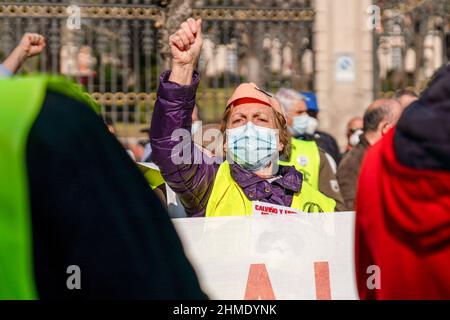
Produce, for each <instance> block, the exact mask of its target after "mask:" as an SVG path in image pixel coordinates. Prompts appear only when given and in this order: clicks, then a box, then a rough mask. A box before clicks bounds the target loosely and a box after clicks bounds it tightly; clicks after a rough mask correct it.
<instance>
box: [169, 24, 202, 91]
mask: <svg viewBox="0 0 450 320" xmlns="http://www.w3.org/2000/svg"><path fill="white" fill-rule="evenodd" d="M169 45H170V50H171V52H172V73H171V76H170V79H169V80H171V81H173V82H176V83H179V84H183V85H187V84H190V82H191V80H192V73H193V71H194V68H195V66H196V64H197V62H198V59H199V57H200V53H201V51H202V45H203V38H202V20H201V19H198V20H194V19H192V18H189V19H188V20H187V21H185V22H183V23H182V24H181V26H180V28H179V29H178V30H177V32H175V33H174V34H172V35H171V36H170V37H169Z"/></svg>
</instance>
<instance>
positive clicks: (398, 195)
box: [355, 129, 450, 299]
mask: <svg viewBox="0 0 450 320" xmlns="http://www.w3.org/2000/svg"><path fill="white" fill-rule="evenodd" d="M394 135H395V129H393V130H391V131H390V132H389V134H387V135H386V136H385V137H384V138H383V139H382V140H381V141H380V142H379V143H377V144H376V145H374V146H373V147H372V148H370V149H369V151H368V152H367V154H366V157H365V159H364V163H363V166H362V169H361V174H360V178H359V186H358V195H357V201H356V211H357V214H356V239H355V243H356V257H355V258H356V274H357V284H358V291H359V295H360V298H361V299H450V171H443V170H441V171H439V170H420V169H415V168H410V167H406V166H404V165H402V164H401V163H400V162H399V161H398V159H397V157H396V152H395V149H394ZM447 138H448V137H447ZM371 265H376V266H378V267H379V268H380V269H379V270H380V280H381V281H380V285H381V288H380V289H372V290H371V289H369V288H368V286H367V280H368V278H369V277H370V276H371V275H372V274H373V271H372V272H369V273H368V272H367V268H368V267H369V266H371ZM369 270H370V269H369Z"/></svg>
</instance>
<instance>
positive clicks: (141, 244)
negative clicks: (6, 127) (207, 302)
mask: <svg viewBox="0 0 450 320" xmlns="http://www.w3.org/2000/svg"><path fill="white" fill-rule="evenodd" d="M27 167H28V176H29V192H30V201H31V214H32V231H33V252H34V273H35V281H36V284H37V290H38V294H39V297H40V298H44V299H45V298H51V299H69V298H81V299H99V298H101V299H109V298H113V299H115V298H121V299H202V298H205V295H204V294H203V293H202V291H201V289H200V287H199V284H198V281H197V277H196V275H195V273H194V271H193V269H192V267H191V265H190V263H189V262H188V260H187V259H186V257H185V255H184V253H183V248H182V246H181V243H180V241H179V239H178V236H177V234H176V232H175V229H174V227H173V225H172V223H171V221H170V219H169V218H168V215H167V212H166V211H165V210H164V208H163V207H162V206H161V204H160V202H159V200H158V199H157V198H156V197H155V195H154V194H153V192H151V190H150V189H149V187H148V185H147V183H146V181H145V179H144V178H143V176H142V175H141V173H140V172H139V169H138V168H137V167H136V166H135V164H134V163H133V162H132V160H131V159H130V158H129V156H128V155H127V154H126V152H125V151H124V149H123V148H122V146H121V145H120V143H119V142H118V141H117V139H116V138H115V137H113V136H112V135H111V134H110V133H109V132H108V130H107V129H106V127H105V125H104V124H103V122H102V120H101V119H100V118H99V117H98V116H97V115H95V114H94V113H93V112H92V111H91V110H89V108H88V107H87V106H85V105H82V104H81V103H79V102H77V101H74V100H72V99H69V98H67V97H65V96H62V95H60V94H56V93H52V92H48V93H47V95H46V98H45V102H44V104H43V107H42V110H41V112H40V114H39V116H38V118H37V120H36V122H35V123H34V125H33V127H32V129H31V132H30V135H29V139H28V143H27ZM69 265H77V266H79V267H80V269H81V290H68V288H67V286H66V281H67V278H68V277H69V274H67V273H66V271H67V267H68V266H69Z"/></svg>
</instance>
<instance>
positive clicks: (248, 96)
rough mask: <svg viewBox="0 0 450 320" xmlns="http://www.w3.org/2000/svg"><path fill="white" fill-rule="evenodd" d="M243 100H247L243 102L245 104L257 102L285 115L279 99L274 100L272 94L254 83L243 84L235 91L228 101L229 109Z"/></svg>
mask: <svg viewBox="0 0 450 320" xmlns="http://www.w3.org/2000/svg"><path fill="white" fill-rule="evenodd" d="M241 99H245V100H243V101H245V102H250V100H256V102H260V103H262V104H264V105H267V106H269V107H271V108H273V109H274V110H275V111H277V112H278V113H280V114H282V115H284V114H283V111H282V110H281V106H280V104H279V103H278V101H277V99H275V98H273V97H272V96H271V95H270V94H268V93H267V92H265V91H263V90H261V89H260V88H258V86H257V85H256V84H254V83H242V84H241V85H239V86H238V87H237V88H236V90H234V92H233V95H232V96H231V98H230V99H229V100H228V102H227V108H229V107H230V106H233V105H234V102H236V101H237V100H241ZM245 102H244V103H245Z"/></svg>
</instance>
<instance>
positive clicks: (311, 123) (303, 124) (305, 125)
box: [289, 114, 318, 136]
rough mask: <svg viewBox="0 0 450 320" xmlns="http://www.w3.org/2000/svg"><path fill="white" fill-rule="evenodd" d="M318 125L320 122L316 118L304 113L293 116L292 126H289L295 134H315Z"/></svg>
mask: <svg viewBox="0 0 450 320" xmlns="http://www.w3.org/2000/svg"><path fill="white" fill-rule="evenodd" d="M317 127H318V122H317V120H316V119H315V118H313V117H311V116H309V115H307V114H302V115H300V116H296V117H294V118H293V122H292V127H291V128H289V130H290V131H291V133H292V134H293V135H294V136H302V135H305V134H311V135H312V134H314V132H316V130H317Z"/></svg>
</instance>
